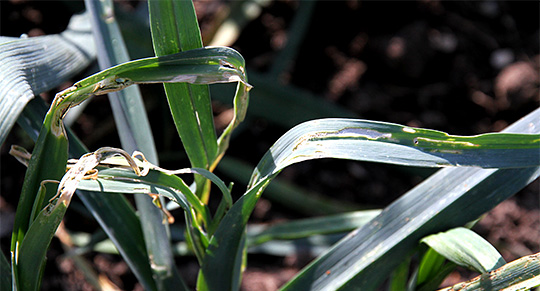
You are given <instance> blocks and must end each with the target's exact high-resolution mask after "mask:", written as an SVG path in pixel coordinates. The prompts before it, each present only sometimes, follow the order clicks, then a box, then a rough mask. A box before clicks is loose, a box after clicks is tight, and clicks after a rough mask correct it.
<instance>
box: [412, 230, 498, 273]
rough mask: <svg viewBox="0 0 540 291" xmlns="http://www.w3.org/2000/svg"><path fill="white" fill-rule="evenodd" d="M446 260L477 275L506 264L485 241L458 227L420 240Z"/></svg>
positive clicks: (470, 231) (473, 233)
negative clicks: (471, 270)
mask: <svg viewBox="0 0 540 291" xmlns="http://www.w3.org/2000/svg"><path fill="white" fill-rule="evenodd" d="M422 242H423V243H425V244H427V245H429V246H430V247H431V248H433V249H434V250H436V251H437V252H438V253H439V254H441V255H443V256H444V257H445V258H447V259H448V260H450V261H452V262H454V263H456V264H458V265H460V266H462V267H466V268H469V269H473V270H476V271H477V272H479V273H486V272H489V271H492V270H494V269H497V268H499V267H501V266H502V265H504V264H506V262H505V261H504V259H503V257H502V256H501V254H500V253H499V252H498V251H497V250H496V249H495V248H494V247H493V246H492V245H491V244H490V243H489V242H487V241H486V240H485V239H483V238H482V237H481V236H479V235H478V234H476V233H475V232H473V231H472V230H470V229H467V228H464V227H458V228H454V229H451V230H449V231H446V232H442V233H438V234H432V235H430V236H427V237H425V238H423V239H422Z"/></svg>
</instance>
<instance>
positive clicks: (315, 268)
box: [283, 110, 540, 290]
mask: <svg viewBox="0 0 540 291" xmlns="http://www.w3.org/2000/svg"><path fill="white" fill-rule="evenodd" d="M539 120H540V110H536V111H534V112H533V113H531V114H529V115H527V116H526V117H524V118H522V119H521V120H519V121H517V122H516V123H515V124H513V125H512V126H510V127H508V128H507V129H506V130H505V132H523V133H531V134H538V132H539V128H540V124H539V123H538V122H539ZM539 174H540V168H539V167H529V168H518V169H476V168H451V169H444V170H440V171H438V172H437V173H436V174H434V175H432V176H431V177H430V178H428V179H427V180H425V181H424V182H422V183H421V184H419V185H418V186H416V187H415V188H413V189H412V190H410V191H409V192H407V193H406V194H405V195H403V196H402V197H401V198H400V199H398V200H397V201H395V202H394V203H392V204H391V205H390V206H388V207H387V208H386V209H385V210H384V211H383V212H382V213H381V214H380V215H379V216H378V217H376V218H375V219H373V220H372V222H371V223H369V224H368V225H365V226H363V227H361V228H359V229H357V230H355V231H354V232H352V233H351V234H349V235H348V236H347V237H345V238H344V239H343V240H342V241H341V242H339V243H338V244H337V245H336V246H334V247H333V248H332V249H331V250H330V251H329V252H327V253H326V254H324V255H323V256H321V257H319V258H318V259H316V260H315V261H314V262H312V263H311V264H310V265H308V266H307V267H306V268H305V269H304V270H303V271H302V272H301V273H300V274H299V275H298V276H297V277H296V278H294V279H293V280H291V281H290V282H289V283H288V284H287V285H286V286H285V287H283V290H336V289H341V288H343V289H347V288H358V286H361V288H362V290H374V289H376V288H377V287H378V286H379V285H380V284H381V283H382V282H383V281H384V280H385V279H386V278H387V276H388V275H389V273H390V272H391V271H392V270H393V269H394V268H395V267H397V265H398V264H399V261H400V260H401V259H403V258H405V257H406V256H407V254H409V252H410V251H411V250H412V249H414V248H415V247H416V246H417V243H418V241H419V240H420V239H421V238H422V237H424V236H426V235H429V234H432V233H436V232H439V231H443V230H447V229H450V228H454V227H457V226H461V225H464V224H465V223H467V222H469V221H471V220H474V219H476V218H477V217H478V216H480V215H481V214H483V213H485V212H486V211H488V210H490V209H491V208H493V207H495V206H496V205H497V204H498V203H500V202H501V201H503V200H504V199H506V198H508V197H510V196H511V195H513V194H515V193H516V192H517V191H519V190H520V189H522V188H523V187H524V186H526V185H527V184H529V183H530V182H532V181H533V180H534V179H536V178H537V177H538V175H539ZM355 286H356V287H355Z"/></svg>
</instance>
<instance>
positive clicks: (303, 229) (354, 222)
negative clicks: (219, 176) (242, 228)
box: [248, 210, 381, 246]
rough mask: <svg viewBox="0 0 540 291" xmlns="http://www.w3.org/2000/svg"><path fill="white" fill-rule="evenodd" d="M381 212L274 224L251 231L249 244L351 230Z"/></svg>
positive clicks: (347, 214)
mask: <svg viewBox="0 0 540 291" xmlns="http://www.w3.org/2000/svg"><path fill="white" fill-rule="evenodd" d="M380 212H381V211H380V210H364V211H356V212H351V213H343V214H336V215H330V216H323V217H315V218H306V219H301V220H294V221H290V222H284V223H278V224H273V225H270V226H268V227H266V228H264V229H260V230H258V231H257V233H253V232H250V235H249V236H248V245H250V246H253V245H257V244H261V243H264V242H267V241H270V240H290V239H299V238H305V237H309V236H312V235H321V234H332V233H339V232H349V231H352V230H353V229H356V228H358V227H360V226H362V225H364V224H366V223H368V222H369V221H370V220H371V219H372V218H374V217H375V216H377V215H378V214H379V213H380Z"/></svg>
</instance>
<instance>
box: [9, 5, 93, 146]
mask: <svg viewBox="0 0 540 291" xmlns="http://www.w3.org/2000/svg"><path fill="white" fill-rule="evenodd" d="M88 18H89V15H88V14H87V13H85V14H81V15H75V16H73V17H72V18H71V21H70V23H69V26H68V29H67V30H66V31H64V32H62V33H61V34H58V35H47V36H38V37H30V38H7V37H2V38H1V42H2V43H1V44H0V59H1V60H2V63H0V144H2V143H3V142H4V140H5V138H6V136H7V134H8V133H9V131H10V130H11V127H13V125H14V124H15V121H16V120H17V118H18V116H19V114H20V113H21V112H22V110H23V108H24V107H25V105H26V103H28V101H29V100H31V99H33V98H34V96H36V95H38V94H40V93H42V92H45V91H47V90H50V89H52V88H54V87H56V86H58V85H60V84H61V83H62V82H65V81H66V80H68V79H69V78H70V77H72V76H74V75H75V74H76V73H78V72H80V71H81V70H83V69H84V68H86V67H87V66H88V64H90V62H91V61H92V60H93V59H94V58H95V55H96V51H95V48H94V42H93V39H92V36H91V31H90V23H89V19H88Z"/></svg>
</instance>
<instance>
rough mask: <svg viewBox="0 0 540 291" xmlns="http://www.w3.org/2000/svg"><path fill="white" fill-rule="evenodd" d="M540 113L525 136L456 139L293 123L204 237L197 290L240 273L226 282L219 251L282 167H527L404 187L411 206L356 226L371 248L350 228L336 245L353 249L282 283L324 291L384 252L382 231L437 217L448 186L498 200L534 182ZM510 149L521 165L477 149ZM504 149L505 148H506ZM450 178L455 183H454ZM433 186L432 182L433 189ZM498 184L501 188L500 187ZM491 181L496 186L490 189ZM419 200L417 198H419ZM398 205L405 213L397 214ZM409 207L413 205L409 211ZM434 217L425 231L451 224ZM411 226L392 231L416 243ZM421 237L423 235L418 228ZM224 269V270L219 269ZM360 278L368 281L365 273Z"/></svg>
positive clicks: (347, 123)
mask: <svg viewBox="0 0 540 291" xmlns="http://www.w3.org/2000/svg"><path fill="white" fill-rule="evenodd" d="M539 115H540V110H537V111H536V112H534V113H532V114H530V115H529V116H528V117H527V118H524V119H522V120H520V121H519V122H518V123H517V124H518V125H516V127H517V129H516V130H517V131H518V132H519V131H522V132H528V133H531V134H528V135H527V134H525V135H519V134H518V135H507V134H498V135H497V134H487V135H481V136H475V137H457V136H449V135H447V134H445V133H442V132H438V131H432V130H426V129H413V128H409V127H404V126H400V125H395V124H390V123H382V122H371V121H362V120H344V119H324V120H316V121H312V122H307V123H304V124H302V125H299V126H297V127H295V128H293V129H292V130H290V131H289V132H288V133H287V134H285V135H284V136H283V137H282V138H280V139H279V140H278V141H277V142H276V144H274V146H272V148H271V149H270V151H269V152H267V154H265V156H264V157H263V159H262V160H261V162H260V163H259V165H258V167H257V169H256V170H255V171H254V174H253V176H252V179H251V182H250V186H249V190H248V191H247V192H246V194H245V195H244V196H242V197H241V198H240V199H239V200H238V202H236V203H235V204H234V205H233V207H232V208H231V210H230V211H229V212H228V213H227V215H226V216H225V217H224V219H223V222H222V223H221V225H220V227H219V228H218V230H217V231H216V233H215V235H214V237H212V239H211V242H210V243H211V244H210V247H209V248H208V250H207V254H206V257H205V262H204V263H203V266H202V268H201V274H200V275H199V284H198V286H199V287H200V288H210V289H212V286H213V284H220V285H219V286H225V288H227V289H228V288H233V287H235V286H236V283H237V280H239V278H233V279H230V277H231V276H232V275H233V274H234V272H237V271H238V270H234V269H233V268H234V266H236V265H237V264H235V262H228V261H230V260H231V258H230V257H229V258H228V259H226V254H231V253H237V252H238V250H239V248H240V249H241V248H243V246H242V245H241V241H242V233H243V226H245V225H246V222H247V219H248V217H249V215H250V213H251V211H252V210H253V208H251V207H253V206H254V205H255V203H256V201H257V199H258V197H259V196H260V195H261V191H259V190H260V189H262V188H264V187H263V185H264V186H266V185H267V184H268V183H269V182H270V181H271V180H272V179H273V178H274V177H275V176H276V175H277V174H278V173H279V171H280V170H281V169H283V168H284V167H286V166H288V165H291V164H293V163H297V162H300V161H305V160H309V159H317V158H325V157H326V158H331V157H332V158H347V159H356V160H363V161H378V162H385V163H395V164H405V165H412V166H442V165H457V164H462V163H464V164H466V165H475V166H483V167H490V166H494V165H498V166H500V165H507V166H513V167H519V166H529V167H528V168H517V169H508V170H499V171H498V173H500V175H502V176H503V177H508V176H510V177H511V183H509V182H508V181H504V182H505V183H504V184H503V183H502V181H501V180H495V181H497V183H493V182H492V179H487V178H488V177H489V174H491V173H492V172H494V171H496V170H483V169H474V168H467V169H463V172H467V173H464V174H465V176H462V175H457V174H456V177H455V178H453V179H451V180H450V179H447V178H446V174H444V172H442V173H443V174H441V176H444V178H439V177H437V176H433V177H437V178H432V179H436V180H435V181H433V180H432V181H431V182H427V186H423V185H425V184H426V183H423V184H421V185H420V186H418V187H416V188H415V189H414V190H412V191H411V192H412V193H414V195H412V194H411V195H409V196H414V198H409V196H406V198H404V202H405V203H406V204H411V203H412V202H413V201H412V200H411V199H414V203H416V204H414V207H413V206H411V205H408V206H407V207H406V208H401V206H394V207H398V208H400V209H399V210H393V211H388V212H383V214H384V216H383V214H381V215H380V216H383V217H385V216H387V215H390V216H391V218H384V220H383V221H374V222H372V223H370V224H369V225H366V226H364V227H363V228H372V229H370V230H365V231H364V232H362V233H361V234H363V235H368V236H369V235H374V236H376V237H377V244H376V245H371V244H368V243H367V242H365V241H363V240H362V241H357V239H359V237H360V235H359V234H360V232H358V231H355V232H353V234H351V235H350V236H348V238H349V239H345V240H344V241H342V242H341V244H345V245H347V244H349V243H350V244H353V246H348V245H347V247H341V248H333V249H332V251H331V252H330V253H329V254H327V255H326V256H323V257H322V258H320V259H318V260H317V261H316V262H315V263H312V264H311V265H310V266H309V267H308V268H307V269H306V270H307V271H306V270H305V271H304V273H301V274H300V275H299V277H297V279H296V280H293V281H291V282H289V283H288V285H287V286H286V288H289V290H310V289H315V290H319V288H321V289H324V288H329V289H330V290H333V289H337V288H340V287H341V286H343V285H344V284H345V283H347V282H348V281H349V280H350V279H351V278H352V277H354V275H355V274H357V273H358V272H359V271H360V270H362V268H364V267H367V266H368V265H369V264H368V262H369V263H371V262H373V258H372V257H371V256H374V255H375V256H376V255H379V254H380V253H384V254H386V253H388V250H389V249H390V246H392V245H395V244H397V241H392V242H391V243H387V244H384V243H383V242H384V240H385V239H386V237H387V236H388V235H390V234H391V235H392V236H393V235H396V232H397V231H398V230H399V229H400V227H401V224H404V225H406V224H408V222H409V221H412V223H414V224H420V225H418V226H416V227H420V226H421V225H422V224H421V221H424V219H427V220H428V221H429V220H430V218H431V217H432V216H434V214H436V213H439V214H440V212H441V211H442V210H443V209H445V207H446V206H448V205H452V203H453V202H454V200H452V199H449V198H448V197H447V196H448V195H447V193H448V191H455V190H456V189H461V190H463V191H462V192H461V193H456V194H458V195H457V197H456V199H455V200H457V198H458V197H460V196H461V195H464V194H466V193H471V194H469V195H477V194H476V193H475V191H478V189H475V188H472V189H471V188H470V187H469V186H467V188H466V189H464V188H463V186H459V185H461V184H462V183H465V184H466V185H476V184H477V183H480V182H489V183H488V184H487V185H489V187H490V189H489V190H487V191H491V189H497V190H496V191H495V193H496V197H500V198H503V197H508V196H509V195H512V194H513V193H515V192H516V191H517V190H519V189H521V188H522V187H524V186H525V185H527V184H528V183H529V182H530V181H532V180H534V179H535V178H536V176H538V171H539V168H538V167H531V166H533V165H538V162H539V161H538V154H539V153H538V151H537V148H538V144H539V142H540V140H539V135H538V131H535V130H534V128H536V127H537V128H540V124H538V120H539V119H538V116H539ZM535 118H536V119H535ZM529 124H533V126H530V125H529ZM534 124H536V125H534ZM535 126H536V127H535ZM496 136H498V137H499V138H503V137H504V138H505V140H499V139H497V138H496ZM400 143H402V144H400ZM512 146H513V147H514V148H515V149H516V152H515V154H517V155H519V154H526V155H527V156H528V158H527V159H524V158H523V157H518V156H516V159H520V160H521V163H522V164H519V163H515V162H514V161H509V160H507V159H505V158H501V159H503V161H502V162H501V161H496V160H495V159H494V158H493V157H491V160H489V157H488V156H487V155H484V154H483V152H484V151H491V150H493V151H494V152H492V153H495V152H496V151H497V150H503V149H502V148H504V147H512ZM472 149H477V151H479V153H480V154H479V155H480V156H482V157H483V158H488V160H483V159H480V158H478V156H476V155H475V154H471V153H470V152H469V151H472ZM521 150H523V152H521V153H519V152H520V151H521ZM503 151H504V150H503ZM505 152H506V153H508V152H507V151H505ZM464 153H469V154H468V155H467V157H468V158H470V160H468V159H467V160H464V158H463V154H464ZM531 160H532V162H531ZM450 170H452V169H450ZM453 170H456V169H453ZM475 172H480V173H482V175H479V176H475V175H473V174H474V173H475ZM496 172H497V171H496ZM439 173H441V172H439ZM470 175H472V176H473V178H472V179H464V177H469V176H470ZM507 175H508V176H507ZM496 176H497V175H493V176H491V177H490V178H495V179H497V178H500V177H496ZM505 179H507V178H505ZM434 183H436V184H434ZM453 183H456V185H454V184H453ZM494 184H496V185H494ZM433 185H437V187H435V186H433ZM502 185H504V187H503V186H502ZM494 186H495V187H496V188H493V187H494ZM439 187H440V188H439ZM434 189H436V190H434ZM473 190H474V191H473ZM482 190H486V189H482ZM480 191H481V190H480ZM430 195H434V196H435V197H430ZM437 195H439V196H440V195H445V196H444V197H445V198H444V199H445V200H444V202H445V203H437V204H435V206H437V207H438V208H437V209H438V210H434V211H433V212H430V213H425V212H424V211H425V210H426V209H429V207H430V206H431V205H432V203H435V201H438V199H439V198H438V197H437ZM418 196H419V197H418ZM484 196H485V195H484ZM425 197H430V199H429V200H428V201H426V200H425V199H426V198H425ZM500 198H499V199H500ZM484 199H485V198H484ZM418 201H422V202H424V203H419V202H418ZM460 202H461V200H460ZM494 203H495V201H490V203H486V202H485V201H483V203H482V204H481V205H480V206H481V207H480V206H478V205H477V204H471V203H470V202H469V203H468V206H469V207H470V206H471V205H475V206H478V209H476V210H477V211H474V212H473V211H470V212H469V213H467V215H462V216H460V217H459V219H457V220H458V221H459V222H461V223H462V224H463V223H466V222H467V221H470V220H473V219H475V218H476V216H478V215H480V214H482V213H483V212H485V211H487V210H488V209H490V207H493V206H494V205H495V204H494ZM399 204H401V203H398V204H397V205H399ZM456 204H458V203H456ZM418 207H420V208H418ZM405 209H406V210H407V211H404V210H405ZM412 209H414V211H413V210H412ZM446 210H447V211H449V212H450V213H451V212H452V211H455V208H454V207H448V209H446ZM430 211H431V210H430ZM415 216H420V217H422V218H421V219H412V217H415ZM471 216H472V217H471ZM436 217H437V218H439V219H443V220H444V221H445V223H441V224H435V225H434V224H431V223H430V224H428V225H429V229H430V230H431V228H434V227H442V226H444V225H447V224H448V223H450V221H454V220H449V219H448V217H447V216H446V215H437V216H436ZM441 217H443V218H441ZM466 218H468V220H465V221H462V220H464V219H466ZM387 221H388V222H387ZM387 223H388V224H389V225H390V226H391V227H390V229H389V230H388V232H380V231H375V230H376V229H378V228H379V227H380V226H382V225H386V224H387ZM454 223H455V221H454ZM458 225H459V224H458ZM454 226H457V225H454ZM360 229H362V228H360ZM415 229H416V228H413V229H409V228H406V229H403V230H402V233H400V232H397V233H398V234H399V235H402V236H404V238H408V239H416V241H418V240H419V239H420V237H415V236H409V232H410V231H413V233H415V234H416V232H414V230H415ZM424 234H427V233H426V232H424ZM351 238H352V239H351ZM351 241H353V242H351ZM361 242H363V243H365V244H366V245H369V249H370V250H373V249H374V248H375V250H376V251H377V252H371V253H370V255H371V256H365V255H359V253H358V251H366V249H365V248H364V247H362V248H360V249H358V250H355V248H356V247H355V245H354V244H358V243H361ZM412 244H414V243H412ZM412 244H411V242H408V244H404V243H400V244H399V247H400V250H406V251H410V248H409V247H410V246H411V245H412ZM218 246H219V247H218ZM351 247H352V249H351ZM328 256H330V258H327V257H328ZM334 257H335V258H334ZM225 262H227V263H225ZM353 262H354V264H353ZM396 262H397V260H396ZM381 263H382V261H377V265H379V266H380V264H381ZM386 263H387V262H386ZM219 264H226V266H225V267H224V268H223V269H222V270H221V272H220V273H219V275H216V274H217V272H216V270H214V269H213V267H212V266H214V265H219ZM351 264H353V265H351ZM395 266H396V265H392V268H393V267H395ZM351 268H355V269H354V271H352V270H351ZM392 268H388V269H387V271H388V272H390V271H391V270H392ZM223 270H231V271H230V272H224V271H223ZM210 274H212V276H213V277H212V280H211V281H210V280H208V279H206V278H209V276H210ZM382 274H387V272H381V273H379V274H378V275H377V276H375V278H377V277H379V279H373V278H372V277H369V279H370V280H371V281H370V284H369V285H366V286H371V287H367V290H369V289H370V288H374V286H377V284H379V283H380V282H381V280H384V279H385V278H386V277H384V278H381V275H382ZM370 275H373V274H370ZM327 278H331V279H332V280H326V279H327ZM363 278H368V276H366V277H363ZM355 283H357V282H355ZM355 283H353V284H355ZM362 284H363V281H362ZM362 284H361V285H362ZM217 286H218V285H215V287H217ZM362 286H363V285H362ZM349 287H351V286H349Z"/></svg>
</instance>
